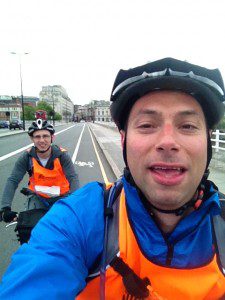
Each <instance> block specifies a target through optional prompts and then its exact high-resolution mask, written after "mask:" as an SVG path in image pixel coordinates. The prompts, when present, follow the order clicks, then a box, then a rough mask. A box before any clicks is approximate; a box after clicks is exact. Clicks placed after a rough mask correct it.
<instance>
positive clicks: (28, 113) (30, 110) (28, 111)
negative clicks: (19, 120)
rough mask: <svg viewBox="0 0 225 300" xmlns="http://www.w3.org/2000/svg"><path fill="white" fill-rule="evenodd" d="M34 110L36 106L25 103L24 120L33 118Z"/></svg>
mask: <svg viewBox="0 0 225 300" xmlns="http://www.w3.org/2000/svg"><path fill="white" fill-rule="evenodd" d="M35 111H36V107H33V106H28V105H25V106H24V117H25V120H35Z"/></svg>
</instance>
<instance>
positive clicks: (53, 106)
mask: <svg viewBox="0 0 225 300" xmlns="http://www.w3.org/2000/svg"><path fill="white" fill-rule="evenodd" d="M52 109H53V115H52V122H53V126H55V99H54V95H53V87H52Z"/></svg>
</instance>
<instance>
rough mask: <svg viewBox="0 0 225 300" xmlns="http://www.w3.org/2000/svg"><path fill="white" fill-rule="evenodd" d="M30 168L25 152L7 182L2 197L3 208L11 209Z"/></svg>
mask: <svg viewBox="0 0 225 300" xmlns="http://www.w3.org/2000/svg"><path fill="white" fill-rule="evenodd" d="M27 168H28V153H27V152H24V153H23V154H22V155H21V156H20V157H19V158H18V160H17V161H16V163H15V166H14V168H13V170H12V173H11V175H10V176H9V177H8V179H7V181H6V185H5V188H4V191H3V195H2V203H1V208H3V207H6V206H9V207H11V205H12V201H13V197H14V195H15V192H16V189H17V188H18V185H19V183H20V181H21V180H22V179H23V177H24V175H25V174H26V171H27Z"/></svg>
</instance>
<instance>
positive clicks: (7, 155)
mask: <svg viewBox="0 0 225 300" xmlns="http://www.w3.org/2000/svg"><path fill="white" fill-rule="evenodd" d="M74 126H75V125H72V126H70V127H68V128H65V129H62V130H60V131H58V132H56V133H55V135H58V134H60V133H62V132H64V131H66V130H68V129H70V128H72V127H74ZM32 146H33V143H31V144H29V145H27V146H24V147H22V148H20V149H17V150H15V151H13V152H10V153H8V154H5V155H3V156H0V161H3V160H5V159H7V158H9V157H12V156H14V155H16V154H18V153H20V152H22V151H24V150H26V149H28V148H30V147H32Z"/></svg>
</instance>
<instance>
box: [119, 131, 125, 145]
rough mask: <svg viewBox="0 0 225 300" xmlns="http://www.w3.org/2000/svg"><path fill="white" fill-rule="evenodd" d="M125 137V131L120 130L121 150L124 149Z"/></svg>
mask: <svg viewBox="0 0 225 300" xmlns="http://www.w3.org/2000/svg"><path fill="white" fill-rule="evenodd" d="M125 136H126V133H125V131H124V130H120V138H121V146H122V149H123V148H124V141H125Z"/></svg>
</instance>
